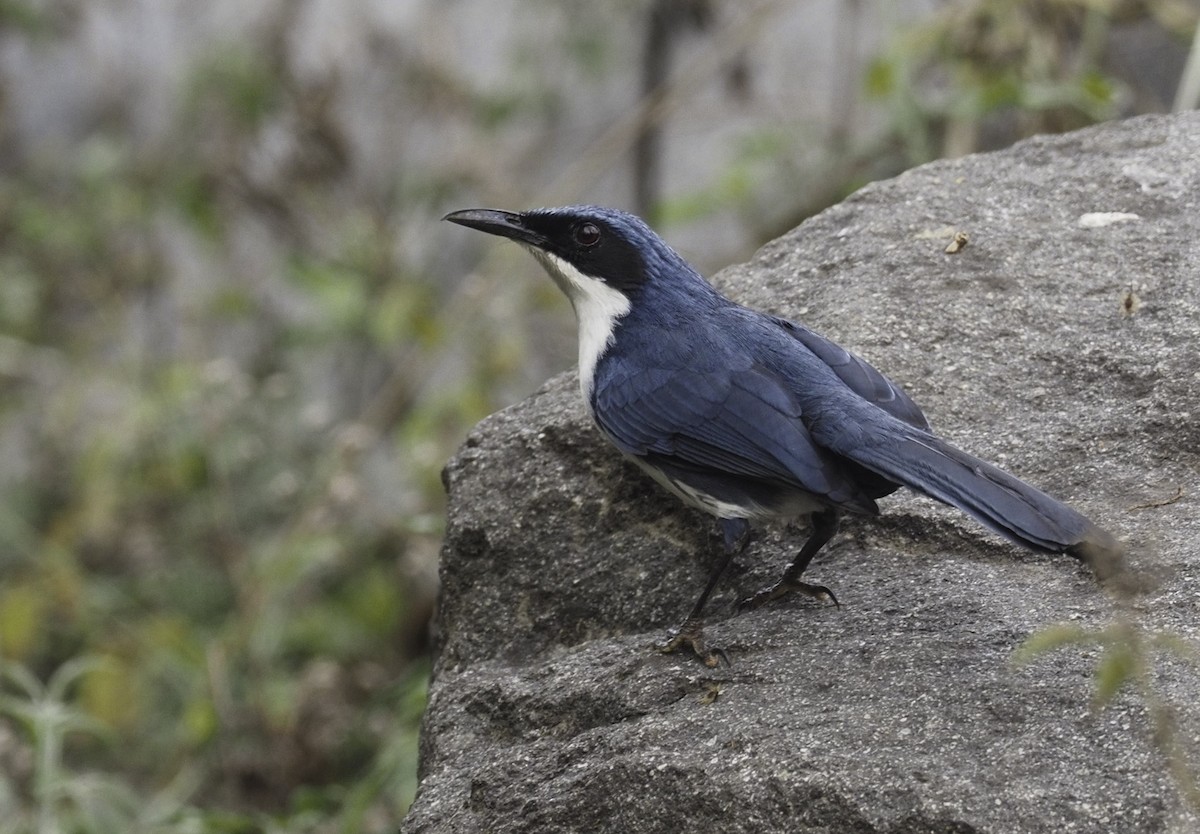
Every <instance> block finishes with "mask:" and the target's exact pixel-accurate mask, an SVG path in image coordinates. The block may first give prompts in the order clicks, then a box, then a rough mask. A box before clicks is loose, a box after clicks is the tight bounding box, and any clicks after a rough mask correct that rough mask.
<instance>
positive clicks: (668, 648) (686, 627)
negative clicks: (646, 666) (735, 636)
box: [655, 617, 730, 669]
mask: <svg viewBox="0 0 1200 834" xmlns="http://www.w3.org/2000/svg"><path fill="white" fill-rule="evenodd" d="M683 646H686V647H688V648H689V649H691V650H692V652H693V653H694V654H695V655H696V657H698V658H699V659H700V662H701V663H703V664H704V665H705V666H707V667H709V668H710V669H712V668H715V667H716V666H717V665H718V664H719V663H721V662H722V661H724V663H725V665H726V666H728V665H730V664H729V656H728V655H726V654H725V651H724V650H723V649H720V648H716V647H710V646H709V645H708V644H707V643H706V642H705V640H704V621H703V620H701V619H699V618H696V617H689V618H688V619H686V620H684V621H683V623H682V624H681V625H680V626H679V627H677V628H673V629H671V630H670V631H669V632H667V639H666V640H664V641H662V642H661V643H657V644H655V648H656V649H658V650H659V651H660V652H662V653H663V654H671V653H672V652H676V651H678V650H679V649H680V647H683Z"/></svg>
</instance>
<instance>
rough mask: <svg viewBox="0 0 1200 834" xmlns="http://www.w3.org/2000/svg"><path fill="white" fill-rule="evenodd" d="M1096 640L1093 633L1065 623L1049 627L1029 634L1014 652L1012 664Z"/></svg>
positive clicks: (1025, 661) (1023, 662)
mask: <svg viewBox="0 0 1200 834" xmlns="http://www.w3.org/2000/svg"><path fill="white" fill-rule="evenodd" d="M1097 639H1098V637H1097V635H1096V634H1095V633H1094V632H1090V631H1087V630H1086V629H1084V628H1082V627H1080V626H1077V625H1068V624H1066V623H1063V624H1059V625H1054V626H1050V627H1049V628H1044V629H1042V630H1041V631H1039V632H1037V633H1035V634H1031V635H1030V636H1029V637H1028V638H1026V640H1025V642H1024V643H1022V644H1021V645H1020V646H1019V647H1018V648H1017V650H1016V651H1015V652H1013V657H1012V659H1013V663H1016V664H1018V665H1020V664H1025V663H1028V662H1029V661H1031V660H1033V659H1034V658H1035V657H1037V656H1038V655H1040V654H1045V653H1046V652H1048V651H1051V650H1053V649H1057V648H1060V647H1062V646H1065V645H1068V644H1071V643H1094V642H1096V640H1097Z"/></svg>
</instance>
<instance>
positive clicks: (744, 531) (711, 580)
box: [656, 518, 750, 667]
mask: <svg viewBox="0 0 1200 834" xmlns="http://www.w3.org/2000/svg"><path fill="white" fill-rule="evenodd" d="M717 525H718V526H719V527H720V528H721V534H722V535H723V536H724V539H725V548H724V552H723V553H722V554H721V558H720V561H718V562H717V566H716V567H715V568H713V572H712V573H711V574H709V577H708V583H707V584H706V585H705V586H704V590H703V591H702V592H701V593H700V598H699V599H698V600H696V604H695V605H693V606H692V611H691V613H690V614H688V615H687V618H686V619H685V620H684V621H683V622H682V623H680V624H679V625H678V626H677V627H676V628H673V629H671V630H670V631H669V632H667V639H666V640H664V641H663V642H661V643H659V644H658V645H657V646H656V648H657V649H658V650H659V651H660V652H664V653H668V652H673V651H676V650H677V649H678V648H679V647H680V646H687V647H688V648H690V649H691V650H692V651H693V652H695V654H696V657H698V658H700V660H701V661H702V662H703V663H704V665H705V666H709V667H713V666H716V665H717V663H719V662H720V661H721V660H724V661H725V663H726V665H728V663H729V658H728V657H726V656H725V652H724V651H723V650H721V649H718V648H710V647H709V646H708V644H707V643H706V642H705V641H704V606H705V604H706V603H707V602H708V597H709V595H710V594H712V592H713V588H715V587H717V582H718V581H719V580H720V579H721V575H722V574H723V573H725V569H726V568H727V567H729V563H730V562H731V561H732V560H733V557H734V556H736V555H737V554H739V553H741V552H742V551H743V550H745V549H746V545H747V544H749V542H750V523H749V522H748V521H746V519H744V518H722V519H718V521H717Z"/></svg>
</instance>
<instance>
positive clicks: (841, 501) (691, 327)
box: [443, 205, 1124, 667]
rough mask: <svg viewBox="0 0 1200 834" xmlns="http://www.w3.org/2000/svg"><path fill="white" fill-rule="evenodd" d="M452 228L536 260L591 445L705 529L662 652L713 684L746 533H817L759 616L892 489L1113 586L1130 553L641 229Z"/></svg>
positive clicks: (464, 214) (514, 222)
mask: <svg viewBox="0 0 1200 834" xmlns="http://www.w3.org/2000/svg"><path fill="white" fill-rule="evenodd" d="M443 219H444V220H447V221H450V222H451V223H456V224H458V225H461V226H465V227H468V228H471V229H476V230H478V231H482V232H486V233H488V234H491V235H496V236H499V237H502V238H508V239H509V240H512V241H515V242H516V243H518V244H520V245H521V246H523V247H524V248H525V249H527V250H528V251H529V252H531V253H532V254H533V256H534V258H535V259H536V260H537V261H538V262H540V263H541V265H542V267H544V269H545V270H546V272H547V273H549V275H550V277H551V278H552V279H553V281H554V282H555V283H556V284H557V285H558V287H559V288H560V289H561V290H562V291H563V293H565V294H566V296H567V298H568V300H569V301H570V303H571V305H572V307H573V308H574V312H575V317H576V319H577V324H578V337H579V338H578V345H579V389H580V393H581V394H582V396H583V401H584V404H585V406H586V408H587V411H588V413H589V414H590V415H591V417H592V419H593V421H594V422H595V424H596V425H597V426H598V427H599V429H600V431H601V433H602V434H603V435H604V436H605V437H606V438H607V439H608V441H609V442H611V444H612V445H613V446H615V447H616V448H617V450H619V451H620V452H621V453H622V454H623V455H624V456H625V457H627V458H628V459H630V460H632V461H633V462H634V463H635V464H636V465H637V466H638V467H640V468H641V469H642V470H644V471H645V472H646V473H647V474H649V475H650V477H651V478H653V479H654V480H655V481H657V482H658V483H659V484H661V485H662V486H663V487H664V488H665V489H666V490H667V491H669V492H671V493H673V494H674V495H675V496H677V497H678V498H679V499H681V500H682V501H683V502H684V503H685V504H687V505H689V506H692V507H695V508H698V509H700V510H703V511H704V512H707V513H709V514H710V515H712V516H714V517H715V518H716V520H717V526H718V528H719V529H720V532H721V538H722V552H721V554H720V556H719V558H718V559H717V561H716V564H715V565H714V567H713V569H712V571H711V573H710V575H709V577H708V581H707V582H706V584H705V586H704V588H703V590H702V592H701V594H700V596H699V598H698V599H697V600H696V603H695V604H694V605H693V606H692V609H691V610H690V612H689V613H688V614H687V616H686V617H685V618H684V619H683V621H682V622H681V623H680V624H679V625H678V626H677V627H675V628H672V629H671V630H670V631H669V632H668V634H667V636H666V638H665V639H664V640H663V641H661V642H660V643H658V644H657V646H658V648H659V649H660V650H662V651H664V652H674V651H677V650H680V649H689V650H690V651H691V652H692V653H693V654H694V655H695V656H696V657H697V658H699V659H700V660H701V661H702V662H703V663H704V664H705V665H706V666H709V667H713V666H717V665H718V664H719V663H720V662H721V661H722V660H723V661H725V662H726V663H728V656H727V655H726V653H725V652H724V651H723V650H721V649H720V648H716V647H711V646H709V644H708V642H707V640H706V639H705V636H704V612H705V606H706V604H707V602H708V599H709V596H710V595H711V594H712V592H713V590H714V588H715V587H716V586H717V584H718V582H719V580H720V578H721V576H722V574H723V573H724V572H725V570H726V568H727V567H728V565H729V563H730V561H731V560H732V559H733V558H734V557H735V556H736V555H738V554H740V553H741V552H743V551H744V550H745V548H746V546H747V544H748V542H749V540H750V536H751V531H752V529H753V527H754V526H757V525H760V524H762V523H765V522H770V521H774V520H785V521H795V520H799V519H802V518H805V517H807V518H808V520H809V523H810V526H811V533H810V534H809V535H808V538H807V539H806V541H805V542H804V545H803V546H802V547H801V549H800V551H799V552H798V553H797V554H796V556H795V558H794V559H793V560H792V561H791V563H790V565H789V566H788V567H787V569H786V570H785V571H784V572H783V575H782V576H781V577H780V578H779V580H778V581H776V582H775V583H773V584H772V585H770V586H768V587H766V588H763V589H762V590H760V591H758V592H757V593H755V594H753V595H751V596H749V597H747V598H746V599H744V600H742V601H741V603H740V608H742V609H743V610H744V609H750V608H757V607H759V606H761V605H763V604H765V603H767V602H770V601H772V600H775V599H778V598H780V597H782V596H784V595H786V594H789V593H792V592H799V593H801V594H804V595H807V596H809V597H812V598H815V599H818V600H823V601H826V602H830V603H833V604H834V605H837V598H836V597H835V596H834V594H833V592H832V591H831V590H830V589H829V588H827V587H825V586H823V585H816V584H810V583H808V582H805V581H803V580H802V579H801V577H802V575H803V574H804V571H805V569H806V568H807V567H808V565H809V563H810V562H811V561H812V559H813V557H814V556H815V555H816V554H817V552H818V551H820V549H821V548H822V547H824V546H825V544H826V543H828V542H829V540H830V539H831V538H833V536H834V535H835V534H836V532H837V530H838V526H839V523H840V520H841V519H842V517H843V516H844V515H846V514H847V513H849V514H854V515H865V516H875V515H878V514H879V506H878V504H877V499H880V498H883V497H885V496H887V495H890V494H891V493H893V492H895V491H896V490H897V489H899V488H900V487H901V486H905V487H908V488H910V489H913V490H915V491H917V492H919V493H923V494H925V495H927V496H930V497H932V498H934V499H936V500H938V501H941V502H943V503H946V504H949V505H951V506H954V507H957V508H958V509H960V510H962V511H963V512H965V513H967V514H968V515H970V516H972V517H973V518H975V519H976V520H977V521H978V522H980V523H981V524H983V525H984V526H985V527H987V528H990V529H991V530H993V531H994V532H996V533H998V534H999V535H1001V536H1003V537H1005V538H1007V539H1009V540H1010V541H1012V542H1015V543H1016V544H1018V545H1021V546H1023V547H1025V548H1027V549H1029V550H1033V551H1038V552H1048V553H1067V554H1069V555H1072V556H1074V557H1076V558H1077V559H1079V560H1080V561H1082V562H1084V563H1086V564H1088V565H1090V566H1091V568H1092V570H1093V572H1094V573H1095V574H1096V575H1097V577H1098V578H1099V579H1101V580H1102V581H1103V580H1106V579H1108V578H1111V577H1113V576H1115V575H1117V574H1118V573H1119V572H1120V571H1121V570H1122V563H1123V558H1124V546H1123V545H1122V544H1121V543H1120V542H1118V541H1117V540H1116V539H1115V538H1114V537H1113V536H1112V535H1111V534H1110V533H1108V532H1107V531H1105V530H1104V529H1102V528H1101V527H1099V526H1097V525H1096V524H1094V523H1093V522H1092V521H1090V520H1089V519H1087V518H1086V517H1084V516H1083V515H1082V514H1080V513H1079V512H1077V511H1076V510H1074V509H1072V508H1071V507H1068V506H1067V505H1066V504H1064V503H1062V502H1060V501H1058V500H1057V499H1055V498H1052V497H1051V496H1049V495H1047V494H1046V493H1045V492H1042V491H1041V490H1039V489H1037V488H1036V487H1034V486H1031V485H1030V484H1027V483H1025V482H1024V481H1022V480H1020V479H1018V478H1017V477H1015V476H1013V475H1011V474H1009V473H1007V472H1005V471H1003V470H1001V469H999V468H998V467H996V466H993V465H992V464H990V463H988V462H986V461H984V460H981V459H979V458H977V457H975V456H973V455H971V454H969V453H967V452H964V451H962V450H960V449H958V448H956V447H955V446H953V445H951V444H950V443H948V442H946V441H945V440H943V439H941V438H940V437H938V436H937V435H935V434H934V433H933V431H932V429H931V428H930V424H929V421H928V420H927V419H926V417H925V415H924V413H923V412H922V411H921V409H920V408H919V407H918V406H917V404H916V403H915V402H914V401H913V400H912V398H911V397H909V396H908V394H907V393H905V391H904V390H903V389H902V388H901V387H900V386H899V385H898V384H897V383H895V382H893V381H892V380H891V379H889V378H888V377H887V376H885V375H884V374H883V373H881V372H880V371H878V370H877V369H875V368H874V367H873V366H871V365H870V364H869V363H868V362H867V361H866V360H864V359H862V358H861V357H859V356H857V355H856V354H854V353H852V352H851V351H849V350H846V349H845V348H842V347H840V346H839V345H837V344H836V343H834V342H833V341H831V340H830V339H827V338H825V337H824V336H822V335H820V334H818V333H816V332H815V331H813V330H811V329H809V328H807V327H805V326H804V325H802V324H799V323H797V322H794V321H790V320H788V319H785V318H782V317H779V316H775V315H770V314H768V313H764V312H759V311H756V310H753V309H750V308H748V307H745V306H743V305H741V304H738V303H737V302H735V301H733V300H731V299H729V298H727V297H726V296H724V295H722V294H721V293H720V292H719V291H718V290H717V289H716V288H715V287H713V286H712V284H710V283H709V282H708V281H706V280H705V279H704V278H703V277H702V276H701V275H700V273H699V272H697V270H696V269H694V268H693V267H692V266H691V265H690V264H689V263H688V262H687V261H685V260H684V259H683V258H682V257H681V256H680V255H679V254H678V253H676V252H675V250H674V249H672V248H671V247H670V246H669V245H668V244H667V243H666V242H665V241H663V240H662V238H660V237H659V236H658V235H657V234H656V233H655V232H654V231H653V230H652V229H651V228H650V227H649V226H648V225H647V224H646V223H645V222H644V221H643V220H641V219H640V218H638V217H637V216H635V215H633V214H629V213H627V212H624V211H621V210H618V209H612V208H605V207H600V206H592V205H576V206H566V207H561V208H542V209H534V210H530V211H523V212H511V211H502V210H497V209H464V210H461V211H454V212H451V213H449V214H447V215H446V216H445V217H444V218H443Z"/></svg>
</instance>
